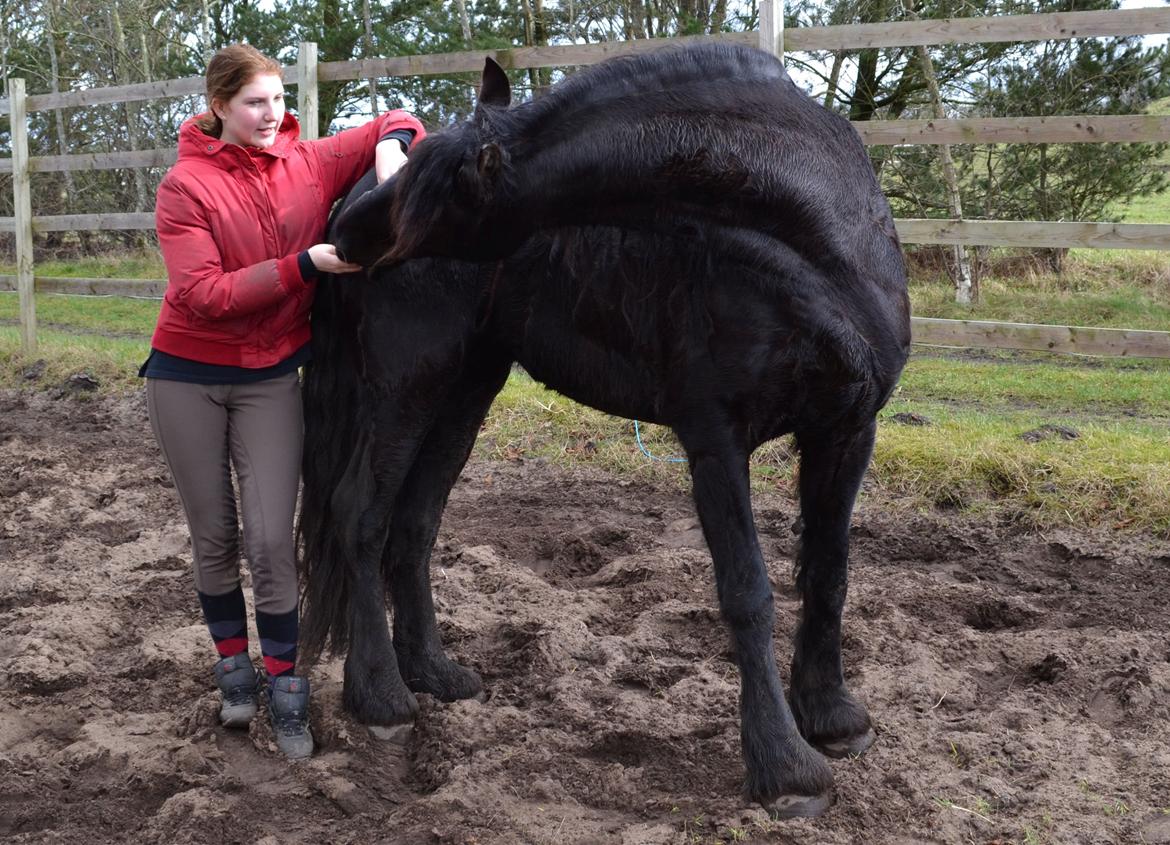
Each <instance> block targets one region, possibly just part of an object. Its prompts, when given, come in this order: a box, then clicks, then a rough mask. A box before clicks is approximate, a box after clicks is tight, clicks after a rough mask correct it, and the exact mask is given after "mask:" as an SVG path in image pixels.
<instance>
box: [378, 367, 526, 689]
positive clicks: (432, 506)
mask: <svg viewBox="0 0 1170 845" xmlns="http://www.w3.org/2000/svg"><path fill="white" fill-rule="evenodd" d="M472 357H474V356H472ZM510 364H511V362H510V361H509V360H508V359H506V358H499V357H496V356H492V355H490V354H489V355H488V356H487V357H486V358H484V357H480V358H479V359H478V360H476V361H475V362H474V364H472V365H471V366H469V369H468V370H467V371H466V372H465V373H464V374H463V376H462V377H461V379H460V381H459V382H458V383H456V384H455V386H454V388H453V389H452V390H451V391H450V398H449V399H448V400H447V402H446V404H445V406H444V408H443V410H442V411H441V412H440V413H439V416H438V419H437V420H436V421H435V425H434V426H433V427H432V428H431V430H430V431H429V432H428V434H427V437H426V440H425V441H424V442H423V444H422V448H421V449H420V450H419V453H418V457H417V458H416V459H415V461H414V465H413V466H412V467H411V470H410V474H409V475H408V476H407V478H406V482H405V483H404V484H403V485H402V490H401V492H399V494H398V503H397V504H396V505H395V507H394V518H393V521H392V525H391V533H390V542H389V543H388V544H387V546H386V557H385V559H384V561H383V565H384V567H385V572H386V579H387V584H388V585H389V587H390V595H391V598H392V599H393V602H394V650H395V652H396V654H397V656H398V668H399V671H400V672H401V673H402V677H403V679H404V680H405V681H406V685H407V686H408V687H409V688H410V689H411V690H413V691H414V692H425V693H429V694H430V695H433V696H435V697H436V698H438V699H440V700H442V701H455V700H457V699H461V698H471V697H472V696H474V695H476V694H477V693H479V692H480V690H481V689H482V688H483V683H482V682H481V681H480V678H479V676H478V675H477V674H476V673H475V672H473V671H472V670H470V669H467V668H465V667H463V666H460V665H459V664H457V663H455V662H454V661H452V660H450V659H449V658H448V657H447V655H446V654H445V653H444V651H443V644H442V642H441V641H440V639H439V629H438V625H437V624H436V622H435V604H434V601H433V599H432V596H431V578H430V566H429V563H430V559H431V550H432V548H433V547H434V544H435V535H436V534H437V533H438V530H439V520H440V518H441V517H442V515H443V508H444V507H446V504H447V497H448V495H449V494H450V492H451V487H452V486H453V485H454V484H455V481H456V479H458V477H459V473H460V471H461V470H462V469H463V465H464V464H465V463H466V462H467V458H468V455H470V453H471V448H472V446H473V445H474V444H475V437H476V435H477V434H478V433H479V427H480V425H481V424H482V423H483V419H484V417H485V416H486V415H487V411H488V408H489V407H490V406H491V403H492V399H494V398H495V395H496V394H497V393H498V392H499V391H500V388H501V387H503V384H504V381H505V380H506V379H507V377H508V369H509V366H510Z"/></svg>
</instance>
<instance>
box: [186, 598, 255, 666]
mask: <svg viewBox="0 0 1170 845" xmlns="http://www.w3.org/2000/svg"><path fill="white" fill-rule="evenodd" d="M197 592H198V591H197ZM199 604H201V605H202V606H203V619H204V620H205V621H206V622H207V630H209V631H210V632H211V639H212V640H213V641H214V642H215V650H216V651H218V652H219V656H220V657H233V656H235V655H237V654H240V653H241V652H246V651H247V650H248V611H247V609H245V607H244V591H243V590H241V589H240V585H239V584H237V585H236V588H235V589H234V590H232V591H231V592H230V593H224V594H223V595H220V596H209V595H207V593H199Z"/></svg>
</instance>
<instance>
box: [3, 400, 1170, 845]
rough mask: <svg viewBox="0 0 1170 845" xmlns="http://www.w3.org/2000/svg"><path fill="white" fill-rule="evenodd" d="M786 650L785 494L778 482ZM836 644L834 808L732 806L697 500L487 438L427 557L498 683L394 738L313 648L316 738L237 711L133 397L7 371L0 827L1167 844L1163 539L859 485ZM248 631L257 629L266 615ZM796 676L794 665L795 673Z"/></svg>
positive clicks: (772, 515) (31, 836) (423, 837)
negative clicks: (808, 815) (863, 716)
mask: <svg viewBox="0 0 1170 845" xmlns="http://www.w3.org/2000/svg"><path fill="white" fill-rule="evenodd" d="M756 512H757V518H758V522H759V526H760V530H761V535H762V542H763V544H764V548H765V553H766V556H767V558H768V561H769V567H770V570H771V573H772V580H773V583H774V587H775V589H776V592H777V595H778V611H779V612H778V622H777V630H776V640H777V644H778V648H779V650H780V653H781V654H782V655H784V656H783V658H782V661H784V662H786V661H787V655H788V654H789V648H788V643H789V641H790V637H791V634H792V629H793V622H794V619H795V617H796V609H797V608H796V603H795V599H794V595H793V592H792V589H791V586H790V585H791V553H792V535H791V533H790V530H789V528H790V525H791V524H792V522H793V520H794V517H795V508H794V505H793V502H792V501H791V499H790V497H789V496H787V495H785V494H783V493H782V492H777V493H775V494H772V495H761V496H758V497H757V500H756ZM853 541H854V544H853V548H854V551H853V569H852V572H853V580H852V587H851V593H850V599H849V606H848V610H847V613H848V617H847V621H846V627H847V634H846V640H845V657H846V661H847V666H848V674H849V676H850V678H851V683H852V686H853V689H854V691H855V692H856V693H857V694H858V695H859V696H860V697H861V698H862V699H863V700H864V701H866V702H867V703H868V705H869V707H870V710H871V712H872V714H873V716H874V718H875V721H876V723H877V729H878V742H877V744H876V745H875V746H874V747H873V749H872V750H871V751H870V752H869V753H868V754H867V755H866V756H865V757H863V758H861V759H859V760H853V761H849V760H843V761H835V762H833V764H832V765H833V769H834V771H835V773H836V776H837V784H838V791H839V800H838V802H837V804H836V805H835V806H834V807H833V808H832V809H831V810H830V811H829V812H828V813H827V814H826V815H825V816H824V817H823V818H820V819H816V820H812V821H787V822H771V821H769V820H768V819H767V817H766V816H765V815H764V814H763V813H762V812H761V811H759V810H757V809H753V808H752V807H750V806H748V805H746V804H745V803H744V802H743V801H742V799H741V798H739V797H738V796H739V788H740V782H741V777H742V761H741V757H740V751H739V739H738V737H739V728H738V721H737V715H736V711H737V705H736V701H737V694H738V684H737V677H736V672H735V669H734V667H733V665H732V663H731V660H730V654H729V652H728V647H727V639H726V637H725V635H724V633H723V630H722V628H721V626H720V622H719V618H718V614H717V611H716V608H715V601H714V591H713V588H712V583H711V577H710V568H711V567H710V562H709V558H708V556H707V553H706V551H705V550H704V548H703V544H702V540H701V537H700V533H699V530H698V527H697V523H696V520H695V518H694V515H693V511H692V508H691V504H690V501H689V499H688V497H687V495H686V494H685V493H682V492H678V491H676V490H673V489H661V488H655V487H651V486H647V485H645V484H643V483H641V482H638V481H630V480H626V479H619V478H616V477H611V476H607V475H604V474H601V473H599V472H596V471H592V470H578V471H565V470H561V469H557V468H555V467H552V466H550V465H547V464H544V463H542V462H537V461H519V462H509V463H487V462H474V461H473V463H472V464H471V465H469V466H468V468H467V470H466V471H465V473H464V477H463V479H462V480H461V481H460V483H459V485H458V486H457V488H456V489H455V491H454V494H453V497H452V503H451V507H450V509H449V511H448V513H447V516H446V519H445V522H444V524H443V529H442V534H441V537H440V542H439V547H438V549H437V550H436V554H435V559H434V567H433V577H434V584H435V590H436V593H437V603H438V606H439V613H440V618H441V624H442V628H443V634H444V637H445V640H446V642H447V643H448V644H449V646H450V649H451V651H452V653H453V655H454V656H455V657H456V659H459V660H461V661H463V662H466V663H468V664H470V665H471V666H473V667H475V668H476V669H477V670H478V671H479V672H480V673H481V674H482V675H483V677H484V680H485V682H486V686H487V696H486V700H485V701H482V702H481V701H465V702H460V703H456V704H442V703H438V702H435V701H433V700H429V699H427V698H426V697H423V701H422V703H423V710H422V714H421V716H420V718H419V721H418V724H417V726H416V728H415V729H414V731H413V732H409V733H408V734H407V735H405V736H396V737H392V738H390V739H384V738H378V737H375V736H373V735H371V733H370V732H369V731H368V730H367V729H365V728H364V727H362V726H360V725H358V724H356V723H354V722H353V721H351V720H350V719H348V718H347V717H346V716H345V715H344V714H343V713H342V712H341V707H340V683H339V668H340V667H339V664H338V662H337V661H336V660H331V661H328V662H323V663H322V664H321V665H319V666H318V667H317V668H315V669H314V670H313V679H314V681H315V683H316V692H315V703H314V710H313V717H314V722H315V730H316V733H317V736H318V739H319V743H320V751H319V753H318V754H317V755H316V756H315V757H314V758H313V759H312V760H310V761H308V762H305V763H302V764H297V765H289V764H287V763H285V762H284V761H283V760H282V759H281V758H280V757H279V756H278V755H277V754H276V752H275V749H274V746H273V745H272V742H271V734H270V733H269V731H268V728H267V727H266V724H265V723H264V722H263V720H262V719H261V720H258V721H257V723H256V724H254V725H253V727H252V729H251V731H250V732H239V731H236V732H231V731H227V730H224V729H222V728H220V727H218V725H217V724H216V723H215V712H216V697H215V695H214V694H213V693H212V692H211V686H212V685H211V681H210V676H209V668H210V665H211V662H212V660H213V653H212V649H211V645H210V642H209V639H208V636H207V634H206V633H205V631H204V629H203V626H202V624H201V622H200V617H199V615H198V611H197V603H196V600H195V595H194V592H193V587H192V581H191V575H190V573H189V548H188V542H187V538H186V529H185V526H184V522H183V519H182V516H181V514H180V510H179V506H178V502H177V499H176V496H175V493H174V490H173V489H172V487H171V485H170V482H169V480H168V476H167V473H166V471H165V468H164V467H163V465H162V463H161V462H160V459H159V455H158V452H157V450H156V448H155V446H154V443H153V441H152V439H151V437H150V434H149V429H148V425H147V422H146V419H145V408H144V403H143V402H142V400H141V398H140V397H134V398H130V399H119V400H111V399H93V398H90V397H87V396H81V397H74V396H68V395H66V396H59V397H57V398H53V397H52V396H51V395H49V394H45V393H41V394H36V395H30V394H25V395H18V394H15V393H12V392H8V393H0V839H3V840H4V841H6V842H86V843H95V842H159V843H171V842H199V843H228V842H246V843H250V842H263V843H278V842H305V843H314V845H316V843H325V842H355V843H357V842H388V843H456V844H457V845H471V844H472V843H480V844H481V845H488V843H561V842H565V843H614V845H618V843H628V845H640V844H641V843H693V842H715V841H748V842H783V843H789V842H794V843H795V842H799V843H853V842H858V843H886V842H888V843H909V842H945V843H950V842H973V843H992V842H1021V843H1023V842H1029V843H1032V842H1052V843H1140V842H1150V843H1153V842H1163V843H1165V842H1170V719H1168V716H1170V634H1168V632H1170V545H1168V544H1167V543H1165V542H1159V541H1157V540H1156V539H1154V538H1150V537H1143V536H1135V535H1133V534H1119V533H1114V532H1111V531H1109V530H1102V529H1096V530H1085V531H1073V530H1064V531H1057V532H1052V533H1049V534H1045V535H1040V534H1037V533H1028V532H1025V531H1023V530H1021V529H1018V528H1014V527H1012V526H1010V525H1001V524H997V523H994V522H990V521H983V522H977V521H971V520H968V519H961V518H956V517H955V516H953V515H947V514H934V515H921V514H913V513H907V512H905V511H901V512H899V511H896V510H895V509H894V508H892V507H891V505H890V503H882V502H881V501H879V500H878V499H877V498H876V497H873V496H870V497H867V498H866V499H865V501H864V502H863V504H862V506H861V507H860V509H859V511H858V514H857V516H856V518H855V527H854V529H853ZM253 642H255V638H254V637H253ZM785 674H786V673H785Z"/></svg>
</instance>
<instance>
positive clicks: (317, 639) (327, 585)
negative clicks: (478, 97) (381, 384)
mask: <svg viewBox="0 0 1170 845" xmlns="http://www.w3.org/2000/svg"><path fill="white" fill-rule="evenodd" d="M373 184H374V180H373V175H372V172H371V173H370V174H368V175H367V178H365V179H363V180H362V181H361V182H359V183H358V186H357V187H356V188H355V189H354V191H353V192H351V194H350V196H349V197H348V198H347V199H346V201H345V202H344V203H342V207H344V206H345V205H348V204H349V203H350V202H352V201H353V200H354V199H355V198H356V197H357V196H358V195H359V194H360V192H361V191H363V190H368V189H369V188H370V187H373ZM338 211H340V208H339V209H338ZM334 216H335V217H336V213H335V215H334ZM364 290H365V285H364V284H362V282H361V281H360V280H356V279H330V278H328V277H326V278H324V279H323V280H322V281H321V282H320V283H319V284H318V286H317V292H316V297H315V299H314V302H313V312H312V329H313V339H312V344H313V346H312V350H313V356H312V360H311V361H310V362H309V363H308V364H307V365H306V366H305V378H304V384H303V386H302V391H301V393H302V401H303V404H304V411H305V445H304V458H303V462H302V467H301V472H302V478H303V486H302V490H301V505H300V512H299V514H298V517H297V534H298V539H299V544H298V545H299V548H300V561H299V565H300V571H301V584H302V590H301V626H300V654H301V658H302V660H303V661H304V663H305V665H306V666H310V665H312V664H313V663H314V662H316V660H317V658H318V657H320V656H321V653H322V652H323V651H324V650H325V649H326V647H327V646H328V647H329V648H331V649H332V650H333V651H342V650H344V649H345V648H346V646H347V645H348V643H349V633H350V631H349V601H350V584H351V580H352V573H353V566H354V562H355V560H356V556H355V551H356V545H357V532H358V525H357V520H358V516H359V515H360V514H361V512H362V510H363V509H364V505H365V503H366V502H368V501H369V498H370V496H372V495H373V471H372V469H371V467H370V460H369V451H370V448H371V444H372V438H371V431H370V428H369V423H368V422H367V418H368V415H366V414H363V413H362V410H363V409H365V408H368V407H370V406H369V402H368V396H367V388H366V386H365V382H364V380H363V378H362V372H363V369H362V357H361V346H360V344H361V341H360V324H361V314H362V307H361V306H362V300H363V297H364Z"/></svg>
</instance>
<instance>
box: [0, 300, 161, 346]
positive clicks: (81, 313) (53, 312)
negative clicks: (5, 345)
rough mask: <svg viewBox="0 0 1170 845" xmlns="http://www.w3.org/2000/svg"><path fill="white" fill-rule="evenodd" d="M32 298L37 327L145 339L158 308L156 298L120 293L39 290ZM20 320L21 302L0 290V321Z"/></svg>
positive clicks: (151, 330) (152, 328) (156, 316)
mask: <svg viewBox="0 0 1170 845" xmlns="http://www.w3.org/2000/svg"><path fill="white" fill-rule="evenodd" d="M35 299H36V309H37V325H38V328H46V329H57V330H63V331H74V332H89V333H93V334H98V335H104V336H106V337H136V338H146V339H147V340H149V339H150V336H151V334H152V333H153V332H154V323H155V321H156V320H157V319H158V310H159V307H160V301H159V300H157V299H129V298H126V297H120V296H64V295H61V294H52V293H38V294H37V295H36V297H35ZM19 319H20V302H19V299H18V298H17V295H16V293H15V292H14V291H3V292H0V323H15V322H16V321H18V320H19ZM38 334H39V332H38Z"/></svg>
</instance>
